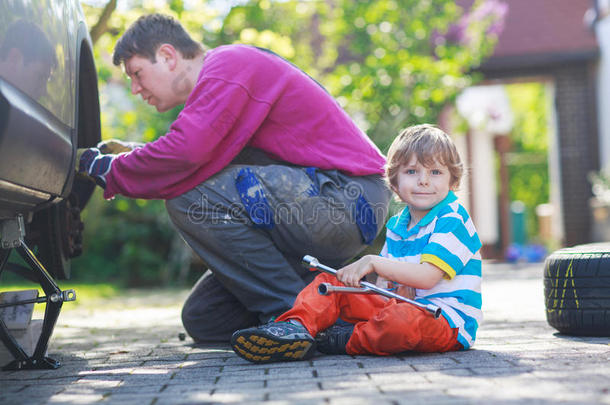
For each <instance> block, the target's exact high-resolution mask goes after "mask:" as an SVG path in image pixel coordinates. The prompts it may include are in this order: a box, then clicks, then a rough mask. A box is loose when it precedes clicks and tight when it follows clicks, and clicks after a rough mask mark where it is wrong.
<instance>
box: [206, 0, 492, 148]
mask: <svg viewBox="0 0 610 405" xmlns="http://www.w3.org/2000/svg"><path fill="white" fill-rule="evenodd" d="M478 3H482V2H477V3H475V6H477V5H478ZM461 17H463V9H461V8H460V7H458V6H457V5H456V4H455V2H454V1H449V0H434V1H421V0H379V1H375V2H370V1H359V0H337V1H333V2H307V3H304V2H295V1H288V2H271V3H270V2H268V1H251V2H249V3H248V4H246V5H244V6H239V7H234V8H233V9H232V10H231V12H230V13H229V15H228V16H227V17H226V18H225V20H224V24H223V27H222V29H221V31H220V33H219V35H218V42H217V43H216V44H215V45H219V44H222V43H236V42H239V43H244V42H245V43H250V44H253V45H257V46H266V47H270V48H271V49H272V50H273V51H275V52H277V53H278V54H280V55H282V56H284V57H286V58H287V59H290V60H291V61H292V62H294V63H295V64H296V65H297V66H299V67H301V68H303V69H304V70H306V71H307V72H308V73H309V74H310V75H311V76H312V77H314V78H316V79H317V80H318V81H319V82H320V83H322V84H323V85H324V86H325V87H327V88H328V90H329V91H330V93H331V94H333V95H334V96H335V97H337V100H338V101H339V103H340V104H341V105H342V106H343V107H344V108H345V109H346V110H347V112H348V113H349V114H350V115H351V116H352V117H353V118H354V119H355V120H356V121H357V123H358V124H359V126H360V127H361V128H363V129H364V130H366V131H367V133H368V134H369V136H371V138H372V139H373V140H374V141H375V143H376V144H377V145H378V146H379V147H380V148H381V149H382V150H386V149H387V147H388V146H389V144H390V142H391V141H392V139H393V138H394V137H395V136H396V134H397V133H398V132H399V130H400V129H401V128H403V127H405V126H408V125H411V124H415V123H422V122H436V119H437V117H438V114H439V113H440V111H441V109H442V108H443V106H444V105H445V104H446V103H448V102H450V101H451V100H452V99H453V98H454V97H455V95H456V94H457V93H458V92H459V91H460V90H461V89H463V88H464V87H466V86H468V85H470V84H471V83H472V81H473V78H472V76H470V75H469V74H468V73H467V72H469V71H470V70H471V69H472V68H474V67H476V66H478V64H479V63H480V61H481V60H482V58H484V57H485V56H487V55H488V54H489V53H490V52H491V50H492V48H493V45H494V43H495V37H494V35H485V34H486V32H487V30H488V29H489V27H490V26H491V25H492V24H493V23H494V22H495V20H493V19H486V20H477V21H476V23H473V24H470V25H468V27H467V29H468V40H467V41H466V40H463V41H461V42H456V41H452V40H450V38H448V37H447V33H448V31H449V29H450V27H451V26H452V24H455V23H456V22H457V21H458V20H459V19H460V18H461Z"/></svg>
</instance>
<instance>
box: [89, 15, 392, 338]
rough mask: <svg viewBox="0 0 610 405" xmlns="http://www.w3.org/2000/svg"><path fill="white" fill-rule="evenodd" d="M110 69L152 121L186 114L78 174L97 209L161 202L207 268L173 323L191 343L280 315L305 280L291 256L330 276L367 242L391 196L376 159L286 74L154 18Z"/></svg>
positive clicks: (266, 58)
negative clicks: (124, 79)
mask: <svg viewBox="0 0 610 405" xmlns="http://www.w3.org/2000/svg"><path fill="white" fill-rule="evenodd" d="M113 61H114V64H115V65H117V66H118V65H121V64H124V67H125V72H126V73H127V75H128V76H129V78H130V79H131V91H132V92H133V93H134V94H140V96H141V97H142V98H143V99H144V100H145V101H146V102H148V103H149V104H150V105H152V106H154V107H155V108H156V109H157V110H158V111H160V112H162V111H167V110H169V109H171V108H173V107H175V106H178V105H181V104H184V108H183V110H182V112H181V113H180V114H179V116H178V118H177V119H176V121H174V122H173V123H172V125H171V127H170V130H169V132H168V133H167V134H166V135H164V136H162V137H161V138H159V139H158V140H156V141H154V142H151V143H149V144H146V145H145V146H143V147H137V148H135V149H133V150H131V151H129V152H127V153H120V154H105V155H103V154H101V152H100V151H99V150H97V149H89V150H87V151H86V152H85V153H84V154H83V155H82V157H81V159H80V169H81V170H82V171H85V172H87V173H88V174H89V175H90V176H92V177H93V178H94V179H95V180H96V181H97V183H98V184H99V185H101V186H102V187H104V188H105V192H104V196H105V198H112V197H113V196H114V195H116V194H122V195H124V196H128V197H134V198H149V199H165V200H166V207H167V210H168V213H169V216H170V218H171V220H172V222H173V223H174V224H175V226H176V227H177V228H178V230H179V232H180V233H181V235H182V237H183V238H184V239H185V240H186V242H187V243H188V244H189V245H190V246H191V248H192V249H193V250H194V251H195V252H196V253H197V254H198V255H199V256H200V257H201V258H202V260H203V261H204V262H205V263H206V265H207V266H208V267H209V269H210V270H211V272H207V273H206V274H205V275H204V276H203V277H202V278H201V279H200V280H199V281H198V282H197V284H196V285H195V286H194V287H193V290H192V291H191V293H190V296H189V297H188V298H187V300H186V302H185V304H184V308H183V312H182V320H183V323H184V327H185V329H186V330H187V332H188V333H189V334H190V335H191V336H192V337H193V338H194V339H195V341H228V340H229V338H230V336H231V333H232V332H233V331H235V330H237V329H240V328H244V327H247V326H253V325H257V324H260V323H261V322H262V323H264V322H267V321H268V320H269V319H271V318H272V317H273V316H275V315H278V314H280V313H282V312H283V311H286V310H287V309H289V308H290V307H291V305H292V304H293V302H294V299H295V297H296V295H297V294H298V293H299V291H301V289H302V288H303V287H305V285H306V284H307V283H308V282H309V281H310V280H311V279H312V278H313V276H314V275H313V274H309V272H308V271H307V270H306V269H304V268H302V266H301V265H300V260H301V258H302V257H303V255H305V254H311V255H314V256H317V257H319V258H320V260H324V261H325V262H327V263H330V264H335V265H339V264H341V263H342V262H345V261H346V260H348V259H349V258H351V257H353V256H354V255H356V254H357V253H358V252H359V251H361V250H362V249H363V248H364V247H365V245H366V244H370V243H371V242H372V240H373V239H374V238H375V236H376V235H377V234H378V233H379V231H380V229H381V226H382V224H383V222H384V220H385V216H386V213H387V205H388V201H389V197H390V193H389V190H388V189H387V188H386V186H385V184H384V182H383V179H382V173H383V170H384V169H383V167H384V164H385V159H384V157H383V155H381V153H380V152H379V150H378V149H377V148H376V147H375V145H374V144H373V143H372V142H371V141H370V139H368V138H367V137H366V135H365V134H364V133H362V131H360V130H359V129H358V128H357V127H356V125H355V124H354V123H353V122H352V120H351V119H350V118H349V117H348V116H347V114H346V113H345V112H344V111H343V110H342V109H341V108H340V106H339V105H338V103H337V102H336V101H335V100H334V99H333V98H332V97H331V96H330V95H329V94H328V93H327V92H326V91H325V90H324V89H323V88H322V87H321V86H320V85H319V84H318V83H317V82H315V81H314V80H313V79H311V78H310V77H309V76H307V75H306V74H305V73H304V72H302V71H300V70H299V69H298V68H296V67H295V66H294V65H292V64H290V63H289V62H287V61H285V60H284V59H282V58H280V57H279V56H277V55H275V54H274V53H272V52H270V51H267V50H263V49H259V48H255V47H251V46H244V45H229V46H221V47H219V48H216V49H213V50H209V51H207V52H204V50H203V49H202V47H201V46H200V45H199V44H198V43H196V42H194V41H193V40H192V39H191V38H190V36H189V35H188V34H187V33H186V32H185V31H184V29H183V28H182V26H181V25H180V24H179V23H178V22H176V21H175V20H174V19H172V18H170V17H167V16H163V15H158V14H154V15H148V16H143V17H141V18H140V19H138V20H137V21H136V22H135V23H134V24H133V25H132V26H131V27H130V28H129V29H128V30H127V31H126V32H125V34H124V35H123V36H122V37H121V39H120V40H119V41H118V43H117V45H116V48H115V51H114V58H113ZM113 145H116V144H113ZM102 146H106V145H102ZM107 149H108V150H109V151H111V149H112V148H107ZM103 150H104V149H103ZM127 150H129V148H128V149H127Z"/></svg>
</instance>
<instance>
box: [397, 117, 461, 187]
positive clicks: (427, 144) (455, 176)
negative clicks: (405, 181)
mask: <svg viewBox="0 0 610 405" xmlns="http://www.w3.org/2000/svg"><path fill="white" fill-rule="evenodd" d="M414 154H415V156H416V157H417V161H418V162H419V163H421V164H422V165H424V166H431V165H433V164H434V161H437V162H439V163H441V164H443V165H445V166H447V168H448V169H449V174H450V175H451V180H450V183H449V184H450V186H451V188H452V189H453V190H455V189H457V188H458V187H459V185H460V180H461V179H462V174H463V173H464V165H463V164H462V159H461V158H460V154H459V153H458V151H457V148H456V147H455V144H454V143H453V140H452V139H451V138H450V137H449V135H447V134H446V133H445V132H443V131H442V130H441V129H439V128H437V127H435V126H433V125H430V124H422V125H414V126H411V127H408V128H406V129H404V130H402V132H401V133H400V134H399V135H398V136H397V137H396V139H394V141H393V142H392V145H390V149H389V150H388V163H387V164H386V178H387V181H388V182H389V183H390V186H391V187H392V188H397V187H398V172H399V170H400V167H401V166H402V165H406V164H408V163H409V160H411V157H412V156H413V155H414Z"/></svg>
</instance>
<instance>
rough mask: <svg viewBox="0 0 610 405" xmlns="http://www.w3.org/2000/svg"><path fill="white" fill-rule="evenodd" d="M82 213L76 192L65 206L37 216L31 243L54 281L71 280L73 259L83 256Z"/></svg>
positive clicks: (64, 203) (52, 208)
mask: <svg viewBox="0 0 610 405" xmlns="http://www.w3.org/2000/svg"><path fill="white" fill-rule="evenodd" d="M80 212H81V203H80V202H79V197H78V193H77V192H75V191H73V192H72V193H71V194H70V196H69V197H68V198H66V199H65V200H63V201H62V202H60V203H58V204H55V205H53V206H51V207H49V208H47V209H45V210H43V211H40V212H38V213H36V214H35V215H34V219H33V221H32V224H31V229H32V232H31V233H32V235H33V237H34V238H35V239H34V241H33V242H32V243H33V244H35V245H36V246H37V247H38V249H37V250H38V259H39V260H40V262H41V263H42V264H43V266H44V267H45V268H46V269H47V271H48V272H49V274H50V275H51V276H52V277H53V278H55V279H59V280H65V279H69V278H70V270H71V266H70V259H71V258H73V257H76V256H79V255H80V254H81V253H82V250H83V229H84V224H83V222H82V221H81V218H80Z"/></svg>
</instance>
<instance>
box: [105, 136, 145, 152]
mask: <svg viewBox="0 0 610 405" xmlns="http://www.w3.org/2000/svg"><path fill="white" fill-rule="evenodd" d="M142 146H144V144H143V143H140V142H124V141H120V140H118V139H109V140H107V141H102V142H100V143H98V144H97V148H98V149H99V150H100V152H102V153H103V154H108V153H110V154H113V155H118V154H119V153H123V152H131V151H132V150H134V149H137V148H141V147H142Z"/></svg>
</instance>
